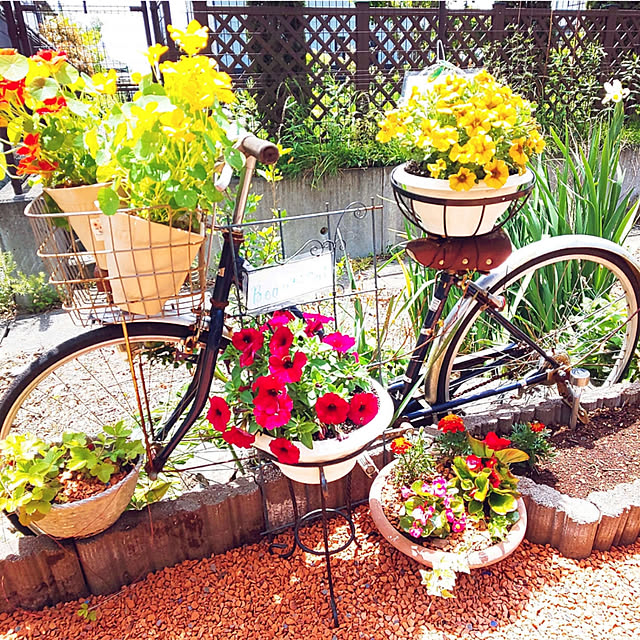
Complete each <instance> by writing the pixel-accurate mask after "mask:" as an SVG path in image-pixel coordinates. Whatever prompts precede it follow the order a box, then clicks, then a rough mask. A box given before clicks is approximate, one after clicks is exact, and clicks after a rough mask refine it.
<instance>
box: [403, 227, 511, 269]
mask: <svg viewBox="0 0 640 640" xmlns="http://www.w3.org/2000/svg"><path fill="white" fill-rule="evenodd" d="M406 249H407V253H408V254H409V255H410V256H411V257H412V258H413V259H414V260H415V261H416V262H419V263H420V264H422V265H424V266H425V267H431V268H432V269H443V270H446V271H479V272H481V273H486V272H488V271H491V269H495V268H496V267H498V266H499V265H501V264H502V263H503V262H504V261H505V260H506V259H507V258H508V257H509V256H510V255H511V251H512V247H511V240H509V236H508V235H507V234H506V232H505V231H503V230H502V229H498V230H497V231H493V232H491V233H487V234H485V235H482V236H470V237H468V238H440V237H438V236H429V237H427V238H419V239H418V240H411V242H409V243H408V244H407V247H406Z"/></svg>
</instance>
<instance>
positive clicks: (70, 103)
mask: <svg viewBox="0 0 640 640" xmlns="http://www.w3.org/2000/svg"><path fill="white" fill-rule="evenodd" d="M66 100H67V107H69V111H71V113H73V114H74V115H76V116H80V117H81V118H86V117H87V116H88V115H89V113H90V112H91V109H90V108H89V105H88V104H86V103H84V102H81V101H80V100H75V99H74V98H67V99H66Z"/></svg>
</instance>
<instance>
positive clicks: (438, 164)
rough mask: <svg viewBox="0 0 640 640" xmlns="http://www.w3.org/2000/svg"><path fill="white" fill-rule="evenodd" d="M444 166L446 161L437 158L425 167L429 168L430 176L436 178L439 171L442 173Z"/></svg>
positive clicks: (445, 166)
mask: <svg viewBox="0 0 640 640" xmlns="http://www.w3.org/2000/svg"><path fill="white" fill-rule="evenodd" d="M446 168H447V163H446V162H445V161H444V160H443V159H442V158H438V159H437V160H436V161H435V162H432V163H431V164H428V165H427V169H429V172H430V173H431V177H432V178H438V177H439V176H440V173H442V171H444V170H445V169H446Z"/></svg>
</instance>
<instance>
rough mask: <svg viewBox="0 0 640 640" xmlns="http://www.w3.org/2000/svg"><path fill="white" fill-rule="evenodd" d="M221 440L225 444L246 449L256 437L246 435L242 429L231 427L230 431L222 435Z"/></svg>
mask: <svg viewBox="0 0 640 640" xmlns="http://www.w3.org/2000/svg"><path fill="white" fill-rule="evenodd" d="M222 439H223V440H224V441H225V442H226V443H227V444H232V445H234V446H236V447H240V448H241V449H248V448H249V447H250V446H251V445H252V444H253V443H254V441H255V439H256V437H255V436H254V435H253V434H251V433H247V432H246V431H244V430H243V429H238V427H231V429H229V430H228V431H225V432H224V433H223V434H222Z"/></svg>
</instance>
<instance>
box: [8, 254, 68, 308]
mask: <svg viewBox="0 0 640 640" xmlns="http://www.w3.org/2000/svg"><path fill="white" fill-rule="evenodd" d="M59 303H60V298H59V297H58V294H57V292H56V290H55V289H54V288H53V287H52V286H51V285H50V284H49V283H48V278H47V276H46V275H45V274H44V273H42V272H40V273H38V274H32V275H29V276H28V275H26V274H24V273H22V271H19V270H18V267H17V265H16V262H15V260H14V259H13V256H12V255H11V253H9V252H0V315H3V314H7V313H11V312H13V311H15V310H16V308H20V309H21V310H22V311H27V312H29V313H41V312H42V311H46V310H47V309H51V308H52V307H55V306H57V305H58V304H59Z"/></svg>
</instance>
